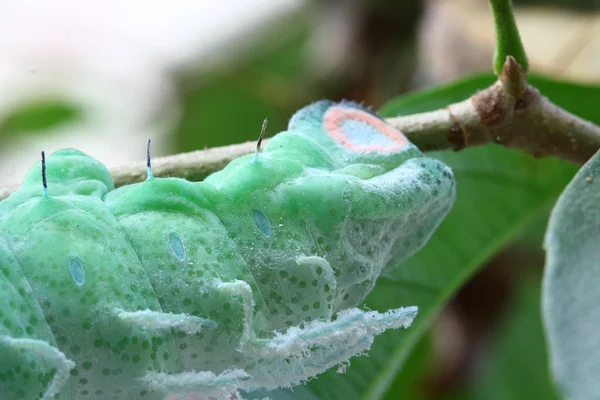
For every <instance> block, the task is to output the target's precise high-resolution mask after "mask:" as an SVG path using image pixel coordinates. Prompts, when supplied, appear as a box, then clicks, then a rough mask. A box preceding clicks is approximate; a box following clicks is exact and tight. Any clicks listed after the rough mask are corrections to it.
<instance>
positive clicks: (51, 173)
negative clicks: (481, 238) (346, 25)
mask: <svg viewBox="0 0 600 400" xmlns="http://www.w3.org/2000/svg"><path fill="white" fill-rule="evenodd" d="M383 125H384V123H383V121H382V120H380V119H379V118H378V117H377V116H375V115H373V114H371V113H370V112H369V111H368V110H365V109H363V108H362V107H361V106H358V105H356V104H354V103H332V102H326V101H322V102H318V103H315V104H312V105H310V106H308V107H306V108H304V109H302V110H300V111H299V112H298V113H297V114H296V115H295V116H294V117H293V118H292V120H291V121H290V125H289V128H288V130H287V131H285V132H282V133H280V134H278V135H276V136H275V137H274V138H273V139H272V140H271V141H270V142H269V144H268V145H267V146H266V147H265V148H264V150H263V152H262V153H260V155H249V156H244V157H240V158H239V159H236V160H234V161H233V162H231V163H230V164H229V165H228V166H227V167H226V168H225V169H223V170H222V171H219V172H217V173H215V174H213V175H211V176H209V177H208V178H207V179H206V180H205V181H203V182H188V181H186V180H183V179H177V178H151V179H148V180H146V181H145V182H142V183H138V184H133V185H128V186H124V187H121V188H119V189H114V186H113V182H112V179H111V176H110V174H109V172H108V170H107V169H106V168H105V167H104V166H103V165H102V164H100V163H99V162H98V161H96V160H94V159H92V158H91V157H88V156H86V155H85V154H83V153H81V152H79V151H77V150H71V149H69V150H61V151H58V152H56V153H54V154H53V155H51V156H50V157H49V158H48V159H47V180H48V190H49V196H47V197H45V196H42V194H41V168H40V165H39V164H38V165H36V166H35V167H34V168H32V170H31V171H30V173H29V174H28V175H27V176H26V178H25V180H24V182H23V185H22V187H21V189H20V190H18V191H17V192H15V193H14V194H13V195H12V196H11V197H9V198H8V199H6V200H4V201H2V202H0V360H2V361H1V362H0V398H1V399H6V400H13V399H44V400H45V399H115V400H120V399H138V398H139V399H163V398H165V397H167V398H169V399H176V398H187V397H185V396H188V395H189V394H190V393H196V394H197V395H198V394H199V395H200V396H201V398H202V396H206V398H208V396H210V397H213V398H229V397H230V396H231V394H232V393H235V392H236V391H237V390H238V389H241V390H245V391H251V390H254V389H273V388H276V387H288V386H293V385H296V384H299V383H301V382H303V381H305V380H306V379H309V378H311V377H313V376H316V375H317V374H319V373H321V372H323V371H324V370H326V369H327V368H329V367H331V366H335V365H339V364H342V363H344V362H346V361H347V360H348V358H349V357H351V356H353V355H357V354H361V353H363V352H364V351H365V350H367V349H368V348H369V345H370V344H371V343H372V340H373V337H374V336H376V335H377V334H379V333H381V332H382V331H383V330H385V329H388V328H398V327H400V326H405V327H406V326H408V325H409V324H410V322H411V321H412V318H414V316H415V314H416V310H415V308H414V307H413V308H403V309H398V310H392V311H390V312H387V313H383V314H380V313H377V312H363V311H361V310H359V309H356V308H354V307H356V305H358V304H360V303H361V302H362V301H363V300H364V299H365V297H366V296H367V294H368V293H369V292H370V291H371V290H372V288H373V286H374V285H375V282H376V280H377V278H378V277H379V276H380V275H381V274H383V273H385V272H386V271H389V270H390V269H392V268H395V267H397V266H398V265H399V264H400V263H401V261H402V260H403V259H404V258H406V257H408V256H409V255H411V254H412V253H414V252H415V251H416V250H418V249H419V248H420V247H421V246H423V244H424V243H425V242H426V241H427V239H428V238H429V237H430V235H431V234H432V233H433V231H434V230H435V228H436V227H437V226H438V225H439V223H440V222H441V221H442V219H443V218H444V216H445V215H446V214H447V212H448V210H449V209H450V207H451V205H452V203H453V200H454V181H453V178H452V173H451V171H450V170H449V169H448V168H447V167H446V166H444V165H443V164H442V163H440V162H439V161H436V160H433V159H430V158H427V157H424V156H423V155H422V153H421V152H420V151H419V150H418V149H417V148H416V147H415V146H414V145H412V144H411V143H410V142H408V141H407V140H406V138H404V136H402V135H401V134H400V133H399V132H397V131H393V129H391V128H389V127H383ZM390 132H391V133H390ZM180 396H181V397H180Z"/></svg>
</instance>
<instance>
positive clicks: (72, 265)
mask: <svg viewBox="0 0 600 400" xmlns="http://www.w3.org/2000/svg"><path fill="white" fill-rule="evenodd" d="M69 272H70V273H71V278H73V280H74V281H75V284H76V285H77V286H80V287H81V286H83V284H84V283H85V272H84V271H83V265H81V261H79V259H78V258H77V257H71V259H70V260H69Z"/></svg>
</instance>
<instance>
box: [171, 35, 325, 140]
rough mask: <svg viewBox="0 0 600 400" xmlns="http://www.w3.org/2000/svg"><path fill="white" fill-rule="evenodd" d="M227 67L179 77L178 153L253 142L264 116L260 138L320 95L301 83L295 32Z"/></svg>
mask: <svg viewBox="0 0 600 400" xmlns="http://www.w3.org/2000/svg"><path fill="white" fill-rule="evenodd" d="M273 40H274V43H271V45H270V46H269V47H268V48H266V49H263V50H262V51H261V50H260V49H258V50H257V52H256V53H257V54H254V55H253V56H252V57H251V58H249V59H245V60H243V62H241V63H239V64H235V65H232V66H231V68H229V69H228V70H227V71H226V72H225V73H219V71H213V72H211V73H209V74H206V75H204V76H202V77H197V76H196V77H195V76H188V77H183V78H181V79H180V82H179V87H180V93H181V96H182V117H181V119H180V122H179V125H178V126H177V128H176V129H175V133H174V137H175V148H176V150H177V151H178V152H184V151H192V150H197V149H202V148H205V147H215V146H224V145H228V144H232V143H240V142H244V141H248V140H256V138H257V137H258V134H259V133H260V127H261V125H262V122H263V120H264V119H265V118H268V120H269V125H268V128H267V134H266V136H272V135H274V134H275V133H277V132H280V131H283V130H285V129H286V127H287V120H288V118H289V117H290V116H291V115H292V114H293V113H294V112H295V111H296V110H297V109H298V108H300V107H302V105H304V104H306V103H307V102H311V101H312V100H314V99H316V98H319V96H320V95H323V94H324V93H322V91H321V90H319V89H318V88H316V87H311V84H310V82H307V78H308V77H307V76H306V71H305V69H304V66H305V62H304V57H305V51H304V50H305V46H306V43H307V40H308V31H306V30H301V31H299V32H297V33H296V34H295V35H291V36H290V37H286V38H285V40H280V41H277V40H275V39H273Z"/></svg>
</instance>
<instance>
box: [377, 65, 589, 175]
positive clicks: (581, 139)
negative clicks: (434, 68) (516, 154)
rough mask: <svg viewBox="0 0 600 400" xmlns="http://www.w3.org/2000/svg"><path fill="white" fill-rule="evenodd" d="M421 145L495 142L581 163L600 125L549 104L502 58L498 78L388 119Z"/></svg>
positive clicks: (445, 146) (517, 68)
mask: <svg viewBox="0 0 600 400" xmlns="http://www.w3.org/2000/svg"><path fill="white" fill-rule="evenodd" d="M387 122H388V123H389V124H390V125H392V126H393V127H395V128H396V129H398V130H400V131H402V132H403V133H404V134H406V136H407V137H408V138H409V139H410V140H411V141H412V142H413V143H414V144H416V145H417V146H418V147H419V148H421V149H422V150H425V151H427V150H443V149H449V148H451V149H454V150H460V149H463V148H465V147H473V146H477V145H482V144H488V143H496V144H501V145H503V146H505V147H508V148H514V149H519V150H523V151H525V152H527V153H529V154H531V155H533V156H534V157H547V156H553V157H557V158H561V159H564V160H568V161H571V162H573V163H576V164H583V163H585V162H586V161H587V160H588V159H589V158H590V157H591V156H592V155H593V154H594V153H595V152H596V151H598V149H600V127H598V126H596V125H594V124H593V123H591V122H589V121H585V120H583V119H581V118H579V117H577V116H576V115H573V114H571V113H569V112H568V111H565V110H563V109H562V108H560V107H558V106H556V105H555V104H553V103H552V102H551V101H550V100H548V99H547V98H546V97H544V96H542V95H541V94H540V92H539V91H538V90H537V89H535V88H534V87H532V86H529V85H527V83H526V76H525V73H524V72H523V70H522V69H521V67H520V66H519V65H518V64H517V62H516V61H515V59H514V58H512V57H508V58H507V61H506V62H505V64H504V67H503V70H502V74H501V75H500V77H499V79H498V81H497V82H496V83H495V84H493V85H492V86H490V87H489V88H487V89H484V90H482V91H480V92H477V93H475V94H474V95H473V96H471V97H470V98H469V99H467V100H465V101H462V102H460V103H456V104H451V105H449V106H448V107H446V108H445V109H442V110H437V111H432V112H428V113H423V114H414V115H407V116H402V117H396V118H390V119H388V120H387Z"/></svg>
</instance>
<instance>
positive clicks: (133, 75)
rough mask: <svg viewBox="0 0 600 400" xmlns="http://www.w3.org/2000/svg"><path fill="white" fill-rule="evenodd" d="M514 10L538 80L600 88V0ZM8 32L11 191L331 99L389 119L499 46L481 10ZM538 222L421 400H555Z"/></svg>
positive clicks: (85, 20)
mask: <svg viewBox="0 0 600 400" xmlns="http://www.w3.org/2000/svg"><path fill="white" fill-rule="evenodd" d="M514 4H515V6H516V16H517V20H518V24H519V27H520V30H521V33H522V37H523V40H524V43H525V47H526V50H527V52H528V54H529V57H530V64H531V69H532V70H533V71H535V72H538V73H542V74H544V75H548V76H553V77H556V78H561V79H565V80H571V81H578V82H584V83H600V57H598V54H600V12H599V11H598V10H600V0H589V1H586V0H564V1H561V0H515V1H514ZM0 30H1V33H0V186H4V185H8V184H13V183H18V182H19V180H20V179H21V177H22V176H23V175H24V173H25V172H26V171H27V170H28V168H29V167H30V166H31V165H32V164H34V163H35V162H36V161H37V160H38V157H39V151H40V150H42V149H44V150H46V151H47V152H52V151H55V150H57V149H59V148H63V147H76V148H79V149H81V150H83V151H84V152H86V153H88V154H90V155H92V156H94V157H96V158H98V159H100V160H101V161H102V162H103V163H105V164H106V165H108V166H110V167H113V166H118V165H120V164H123V163H126V162H129V161H136V160H140V159H143V157H144V153H145V141H146V138H148V137H151V138H152V140H153V150H152V151H153V154H154V155H166V154H174V153H179V152H185V151H192V150H196V149H201V148H205V147H214V146H223V145H228V144H232V143H239V142H243V141H248V140H255V139H256V138H257V136H258V134H259V131H260V127H261V123H262V121H263V119H264V118H265V117H267V118H268V119H269V125H268V130H267V136H272V135H274V134H275V133H277V132H279V131H281V130H284V129H285V127H286V125H287V121H288V119H289V117H290V116H291V115H292V114H293V113H294V111H295V110H296V109H298V108H300V107H302V106H303V105H305V104H307V103H310V102H312V101H315V100H318V99H321V98H330V99H334V100H339V99H342V98H345V99H351V100H355V101H358V102H363V103H366V104H368V105H372V106H374V107H375V109H377V107H379V106H380V105H381V104H383V103H384V102H385V101H386V100H389V99H390V98H392V97H395V96H398V95H400V94H402V93H405V92H409V91H412V90H415V89H418V88H423V87H429V86H433V85H438V84H442V83H445V82H449V81H452V80H455V79H458V78H460V77H461V76H464V75H467V74H470V73H473V72H477V71H490V69H491V57H492V53H493V45H494V33H493V27H492V18H491V14H490V12H489V8H488V5H487V2H486V1H484V0H403V1H397V0H371V1H367V0H321V1H317V0H313V1H309V0H278V1H267V0H220V1H209V0H201V1H197V0H170V1H169V2H148V1H141V0H130V1H126V2H123V1H115V0H106V1H94V2H89V1H88V2H80V1H75V0H52V1H46V2H41V1H36V0H1V1H0ZM535 225H536V226H535V229H532V230H531V232H528V233H526V234H525V235H523V238H522V240H520V241H518V242H517V243H516V244H515V245H514V246H512V247H511V248H510V249H509V250H507V251H505V252H504V253H503V254H501V255H500V256H498V257H497V258H496V259H494V260H493V261H492V262H490V263H489V265H488V267H487V268H485V269H483V272H481V273H480V274H478V275H477V276H476V277H475V278H473V279H472V280H471V282H470V283H469V284H468V285H467V286H466V287H465V288H464V289H463V290H462V291H461V292H460V293H459V294H458V296H457V297H456V298H455V299H454V300H453V301H452V302H451V303H450V304H449V305H448V307H447V308H446V310H445V311H444V312H443V313H442V315H441V316H440V317H439V318H438V320H437V321H436V323H435V324H434V327H433V329H432V330H431V332H430V334H429V335H427V337H426V338H425V339H424V340H423V341H422V343H420V345H419V346H418V348H417V350H416V351H415V354H416V355H415V356H414V361H413V364H411V365H412V367H411V369H410V374H409V373H408V372H406V373H405V372H402V373H401V374H400V376H399V377H398V382H399V383H398V384H399V385H400V384H402V385H405V387H408V386H409V387H410V391H409V392H407V397H406V398H408V399H411V398H413V399H440V398H441V399H483V398H485V399H490V398H492V399H496V398H497V399H510V398H515V399H516V398H530V397H520V396H521V395H520V393H528V392H529V393H531V392H530V390H531V389H532V387H533V388H534V389H535V391H534V393H537V395H536V396H537V397H535V398H544V399H546V398H547V399H552V398H555V397H556V395H555V393H554V389H553V388H552V386H551V384H550V382H549V379H548V373H547V370H546V368H547V366H546V365H547V360H546V355H545V343H544V338H543V332H542V328H541V322H540V315H539V310H538V308H539V277H540V271H541V266H542V265H543V253H542V251H541V245H540V243H541V236H542V233H543V230H544V225H543V221H540V223H539V224H535ZM523 354H527V356H526V357H525V359H524V358H523ZM515 360H518V362H515ZM515 365H518V366H519V368H517V369H515ZM407 380H410V382H411V383H410V384H408V386H406V385H407V384H406V382H405V381H407Z"/></svg>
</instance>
